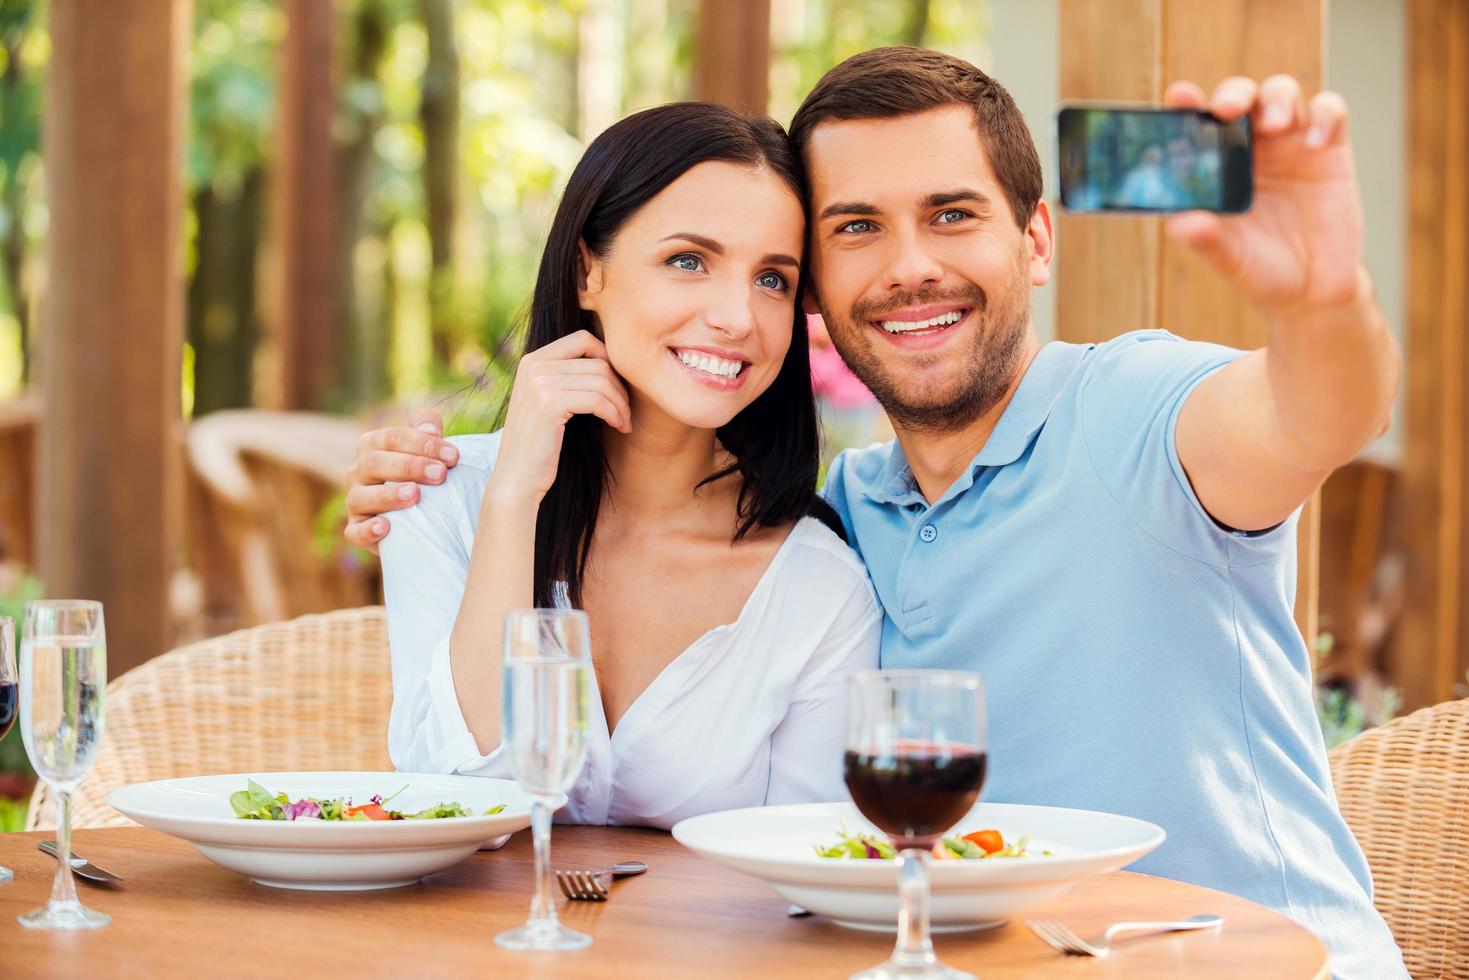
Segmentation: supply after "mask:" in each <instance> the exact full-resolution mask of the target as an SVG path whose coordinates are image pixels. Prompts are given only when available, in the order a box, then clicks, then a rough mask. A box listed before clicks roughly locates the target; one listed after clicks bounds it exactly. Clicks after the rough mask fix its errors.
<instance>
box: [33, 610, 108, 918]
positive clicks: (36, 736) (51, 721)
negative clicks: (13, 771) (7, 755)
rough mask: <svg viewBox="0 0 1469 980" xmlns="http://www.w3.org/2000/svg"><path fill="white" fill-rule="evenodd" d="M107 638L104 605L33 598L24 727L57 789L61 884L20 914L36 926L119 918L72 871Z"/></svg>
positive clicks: (98, 729)
mask: <svg viewBox="0 0 1469 980" xmlns="http://www.w3.org/2000/svg"><path fill="white" fill-rule="evenodd" d="M106 687H107V640H106V634H105V631H104V628H103V625H102V604H101V603H100V602H87V601H82V600H40V601H37V602H28V603H26V609H25V626H24V629H23V632H22V637H21V647H20V730H21V735H22V736H23V737H24V739H25V747H26V755H28V756H30V759H31V765H32V766H34V767H35V770H36V775H38V776H40V777H41V778H42V779H44V780H45V781H46V784H47V785H48V786H50V787H51V790H52V792H54V793H55V794H56V849H57V855H56V858H57V860H56V883H55V884H54V885H53V886H52V888H51V901H50V902H48V903H47V904H46V907H45V908H40V909H36V910H35V911H34V912H28V913H26V914H25V915H22V916H20V917H19V921H20V924H21V925H23V926H26V927H28V928H31V929H68V930H69V929H98V928H100V927H102V926H105V925H107V923H109V922H111V921H112V920H111V919H110V918H109V917H108V916H106V915H103V914H102V913H101V912H97V911H94V910H93V909H89V908H87V907H86V906H85V905H83V904H82V903H81V902H80V901H78V900H77V893H76V883H75V882H74V881H73V880H72V877H71V794H72V792H73V791H74V790H75V789H76V787H77V784H78V783H80V782H81V781H82V777H83V776H85V775H86V774H87V770H88V769H90V768H91V767H92V760H93V759H94V758H95V757H96V755H97V746H98V744H99V743H100V742H101V740H102V698H103V692H104V690H105V689H106Z"/></svg>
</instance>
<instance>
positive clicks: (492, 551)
mask: <svg viewBox="0 0 1469 980" xmlns="http://www.w3.org/2000/svg"><path fill="white" fill-rule="evenodd" d="M574 415H595V416H597V417H598V418H600V419H601V420H602V421H603V422H605V423H606V424H607V425H608V426H609V427H611V428H614V429H617V430H619V431H624V432H626V431H631V428H632V425H631V410H630V408H629V405H628V397H627V391H626V389H625V388H624V387H623V385H622V381H621V379H619V378H618V377H617V375H616V373H615V372H614V371H613V370H612V366H611V364H609V363H608V361H607V349H606V347H605V346H604V345H603V344H602V342H601V341H600V340H598V339H597V338H596V337H593V336H592V335H591V334H590V333H587V332H586V331H584V330H583V331H578V332H576V333H573V334H570V335H568V336H565V337H562V338H560V339H559V340H556V341H554V342H552V343H550V344H547V345H546V346H545V347H542V348H539V349H538V350H534V351H531V352H530V353H528V354H526V355H525V356H524V357H522V358H521V360H520V366H519V367H518V368H517V369H516V372H515V387H514V388H512V389H511V392H510V406H509V408H508V409H507V410H506V413H505V428H504V429H502V430H501V431H500V455H499V458H498V459H497V460H496V463H495V469H494V472H493V473H492V474H491V476H490V479H489V482H488V483H487V484H486V486H485V495H484V500H483V502H482V503H481V504H480V513H479V523H478V524H477V525H476V528H475V533H474V546H473V549H472V550H471V552H470V556H469V575H468V577H467V579H466V581H465V585H464V596H463V598H461V599H460V603H459V613H458V615H457V616H456V617H455V619H454V629H453V632H452V633H451V634H450V638H449V667H450V670H451V672H452V674H453V677H454V693H455V696H456V697H457V698H458V700H459V710H460V711H461V712H462V713H463V715H464V722H465V725H466V726H468V728H469V731H470V732H471V733H472V734H473V735H474V740H475V743H476V744H477V745H478V747H479V751H480V753H481V754H486V755H487V754H489V753H490V752H492V751H494V749H495V747H496V746H498V745H499V744H500V713H501V704H502V686H503V683H504V678H503V674H502V668H503V666H504V650H503V647H502V643H503V637H504V635H505V614H506V613H508V612H509V611H510V610H512V609H527V608H529V607H531V606H533V605H535V588H534V583H535V561H536V517H537V515H538V514H539V513H540V508H541V500H542V498H543V497H544V496H545V493H546V490H547V488H549V487H550V486H551V485H552V483H553V482H554V481H555V479H556V471H557V467H558V465H559V461H560V454H561V444H562V440H563V438H564V436H565V432H566V423H567V422H568V421H569V420H570V419H571V417H572V416H574Z"/></svg>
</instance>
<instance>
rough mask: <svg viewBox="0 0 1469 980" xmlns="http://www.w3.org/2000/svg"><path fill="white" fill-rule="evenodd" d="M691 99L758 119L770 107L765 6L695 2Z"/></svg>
mask: <svg viewBox="0 0 1469 980" xmlns="http://www.w3.org/2000/svg"><path fill="white" fill-rule="evenodd" d="M694 94H695V98H699V99H705V100H707V101H709V102H721V103H723V104H724V105H727V106H730V107H731V108H733V109H736V110H738V111H739V112H746V113H752V114H754V115H764V114H765V111H766V107H767V105H768V104H769V102H770V0H741V2H740V3H729V2H727V0H701V2H700V3H699V21H698V28H697V31H696V35H695V48H694Z"/></svg>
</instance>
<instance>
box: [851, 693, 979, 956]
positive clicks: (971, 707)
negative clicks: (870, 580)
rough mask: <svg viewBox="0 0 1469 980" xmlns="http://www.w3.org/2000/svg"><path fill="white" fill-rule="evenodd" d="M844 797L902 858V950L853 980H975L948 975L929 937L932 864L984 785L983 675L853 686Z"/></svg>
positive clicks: (900, 908) (900, 940)
mask: <svg viewBox="0 0 1469 980" xmlns="http://www.w3.org/2000/svg"><path fill="white" fill-rule="evenodd" d="M845 761H846V779H847V790H848V791H849V792H850V793H851V794H852V802H853V803H854V804H856V807H857V809H858V810H859V811H861V813H862V815H863V816H864V817H866V818H867V819H868V820H870V821H872V823H873V824H875V825H876V826H877V827H878V829H880V830H882V831H883V832H884V833H886V834H887V835H888V836H889V838H891V840H892V842H893V846H894V847H895V848H897V850H898V863H899V866H898V895H899V900H900V904H899V907H898V941H897V946H896V948H895V949H894V950H893V955H892V958H891V959H890V960H888V961H887V962H886V963H884V964H882V965H881V966H876V967H873V968H872V969H870V970H865V971H863V972H862V973H858V974H855V975H854V977H853V980H858V978H861V980H889V978H896V977H902V978H906V980H911V978H921V980H974V977H973V976H972V975H971V974H968V973H963V972H961V971H959V970H954V969H951V968H949V967H946V966H944V965H943V964H942V963H940V962H939V961H938V957H936V956H935V955H934V952H933V942H932V941H931V940H930V939H929V934H928V857H929V851H930V849H931V848H932V847H933V845H934V843H935V842H936V841H938V840H939V839H940V838H941V837H942V836H943V834H944V832H945V831H947V830H949V829H950V828H951V827H953V826H954V825H955V824H957V823H958V822H959V821H960V820H962V819H964V815H965V814H967V813H968V812H969V810H970V808H971V807H973V806H974V803H975V801H976V800H978V799H979V791H980V789H981V787H983V785H984V773H985V761H986V760H985V727H984V689H983V685H982V683H981V681H980V678H979V675H978V674H971V673H966V672H964V671H949V670H868V671H862V672H861V673H859V674H856V675H854V676H853V678H852V680H851V682H850V687H849V700H848V711H847V751H846V760H845Z"/></svg>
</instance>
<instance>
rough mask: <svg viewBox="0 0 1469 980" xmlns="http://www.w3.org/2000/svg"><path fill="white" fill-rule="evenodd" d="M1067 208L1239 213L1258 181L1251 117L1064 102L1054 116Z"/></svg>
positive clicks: (1063, 195) (1187, 110)
mask: <svg viewBox="0 0 1469 980" xmlns="http://www.w3.org/2000/svg"><path fill="white" fill-rule="evenodd" d="M1056 134H1057V140H1058V143H1059V145H1058V147H1057V149H1058V153H1057V159H1058V161H1059V163H1060V168H1061V181H1060V189H1061V204H1062V205H1063V206H1064V207H1065V208H1066V209H1067V210H1068V211H1081V212H1088V211H1133V212H1137V211H1143V212H1170V211H1188V210H1191V209H1194V208H1202V209H1204V210H1207V211H1219V212H1225V213H1237V212H1240V211H1246V210H1248V209H1249V206H1250V199H1251V197H1252V194H1253V185H1254V180H1253V177H1252V167H1251V157H1250V124H1249V119H1248V117H1241V118H1239V119H1236V120H1234V121H1232V122H1229V123H1223V122H1220V121H1219V120H1218V119H1215V118H1214V117H1213V116H1211V115H1209V114H1208V113H1207V112H1199V111H1195V110H1192V109H1108V108H1100V107H1091V106H1085V107H1083V106H1070V107H1066V108H1063V109H1062V110H1061V111H1060V113H1059V114H1058V115H1057V118H1056Z"/></svg>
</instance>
